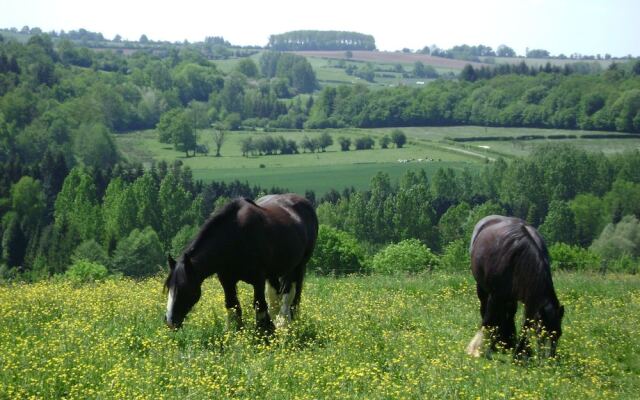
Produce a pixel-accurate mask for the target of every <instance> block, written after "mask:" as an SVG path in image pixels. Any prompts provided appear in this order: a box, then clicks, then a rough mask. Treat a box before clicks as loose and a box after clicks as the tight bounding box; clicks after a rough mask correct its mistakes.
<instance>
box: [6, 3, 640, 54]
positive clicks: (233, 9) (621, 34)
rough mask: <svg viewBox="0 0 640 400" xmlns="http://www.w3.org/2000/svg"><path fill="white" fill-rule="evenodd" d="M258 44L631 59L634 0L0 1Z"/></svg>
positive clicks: (124, 27)
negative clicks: (368, 44) (306, 41)
mask: <svg viewBox="0 0 640 400" xmlns="http://www.w3.org/2000/svg"><path fill="white" fill-rule="evenodd" d="M24 25H28V26H29V27H36V26H37V27H40V28H42V29H43V30H44V31H51V30H56V31H60V30H61V29H64V30H66V31H69V30H72V29H75V30H77V29H79V28H85V29H87V30H90V31H93V32H101V33H102V34H103V35H104V36H105V37H106V38H109V39H111V38H113V37H114V36H115V35H116V34H120V35H121V36H122V37H123V38H125V39H133V40H137V39H138V38H139V37H140V35H142V34H146V35H147V37H149V39H151V40H169V41H182V40H184V39H187V40H189V41H202V40H203V39H204V38H205V37H206V36H224V38H225V39H226V40H228V41H230V42H231V43H233V44H238V45H252V44H254V45H255V44H257V45H265V44H266V43H267V42H268V39H269V35H270V34H273V33H282V32H286V31H290V30H298V29H318V30H345V31H356V32H361V33H367V34H372V35H373V36H374V37H375V38H376V45H377V47H378V49H380V50H399V49H402V48H403V47H408V48H410V49H420V48H422V47H424V46H425V45H432V44H436V45H438V46H439V47H441V48H450V47H452V46H454V45H457V44H470V45H477V44H484V45H487V46H491V47H493V48H494V49H496V48H497V47H498V45H500V44H507V45H509V46H511V47H512V48H514V49H515V50H516V52H517V53H518V54H524V52H525V48H527V47H529V48H530V49H532V48H543V49H546V50H549V51H550V52H551V53H552V54H560V53H564V54H566V55H569V54H571V53H574V52H577V53H581V54H594V55H595V54H605V53H610V54H612V55H614V56H625V55H627V54H632V55H634V56H640V0H482V1H480V0H474V1H468V0H437V1H425V0H415V1H408V0H391V1H384V2H381V1H362V0H319V1H318V0H316V1H304V0H297V1H296V0H272V1H268V0H225V1H216V0H209V1H201V0H181V1H172V2H167V1H161V0H156V1H150V0H103V1H100V2H97V1H93V0H0V27H2V28H9V27H16V28H18V29H20V28H22V27H23V26H24Z"/></svg>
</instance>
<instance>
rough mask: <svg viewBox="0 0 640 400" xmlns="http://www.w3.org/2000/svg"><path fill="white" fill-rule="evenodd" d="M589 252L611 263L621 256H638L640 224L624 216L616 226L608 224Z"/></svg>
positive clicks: (631, 216) (634, 219)
mask: <svg viewBox="0 0 640 400" xmlns="http://www.w3.org/2000/svg"><path fill="white" fill-rule="evenodd" d="M591 250H593V251H594V252H596V253H597V254H599V255H600V256H601V257H602V258H603V259H604V260H606V261H608V262H611V261H613V260H615V259H618V258H620V257H622V256H625V255H626V256H631V257H638V256H640V222H639V221H638V219H637V218H636V217H635V216H633V215H626V216H624V217H623V218H622V219H621V220H620V222H619V223H617V224H608V225H607V226H606V227H605V228H604V230H603V231H602V233H601V234H600V236H599V237H598V239H596V240H595V241H594V242H593V244H592V245H591Z"/></svg>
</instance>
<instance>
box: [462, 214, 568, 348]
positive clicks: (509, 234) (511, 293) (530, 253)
mask: <svg viewBox="0 0 640 400" xmlns="http://www.w3.org/2000/svg"><path fill="white" fill-rule="evenodd" d="M469 251H470V253H471V272H472V273H473V276H474V278H475V279H476V289H477V292H478V298H479V299H480V315H481V317H482V328H481V329H480V331H478V333H477V334H476V336H475V337H474V338H473V340H472V341H471V343H469V346H468V347H467V353H468V354H470V355H473V356H476V357H479V356H480V348H481V346H482V342H483V336H484V331H485V330H487V331H489V332H491V340H490V343H491V347H490V349H495V345H496V343H497V341H500V342H502V344H503V345H504V346H505V347H506V348H513V347H514V346H515V344H516V343H515V342H516V328H515V323H514V316H515V314H516V311H517V307H518V301H521V302H523V303H524V306H525V315H524V316H525V322H524V326H523V329H522V332H521V339H520V341H519V342H518V345H517V347H516V349H515V355H516V356H520V355H530V353H531V350H530V346H529V341H528V338H527V331H528V330H529V329H531V328H536V329H538V331H540V328H544V331H545V332H546V334H547V335H548V338H549V339H550V352H549V355H550V356H555V351H556V347H557V343H558V339H559V338H560V335H562V330H561V326H560V325H561V322H562V316H563V315H564V307H563V306H561V305H560V303H559V302H558V298H557V297H556V293H555V290H554V288H553V281H552V280H551V269H550V266H549V263H550V261H549V252H548V251H547V247H546V245H545V243H544V240H543V239H542V237H541V236H540V234H539V233H538V231H537V230H536V229H535V228H534V227H532V226H531V225H527V224H526V223H525V222H524V221H523V220H521V219H519V218H510V217H503V216H500V215H490V216H488V217H485V218H483V219H481V220H480V221H479V222H478V223H477V224H476V226H475V228H474V230H473V235H472V236H471V246H470V249H469Z"/></svg>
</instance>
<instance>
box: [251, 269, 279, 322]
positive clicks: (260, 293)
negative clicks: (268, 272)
mask: <svg viewBox="0 0 640 400" xmlns="http://www.w3.org/2000/svg"><path fill="white" fill-rule="evenodd" d="M265 282H266V280H265V279H258V280H257V281H256V282H254V283H253V307H254V308H255V310H256V326H257V328H258V329H261V330H263V331H264V332H267V333H270V332H273V329H274V326H273V322H271V318H269V306H268V305H267V300H266V299H265V296H264V292H265V290H264V287H265Z"/></svg>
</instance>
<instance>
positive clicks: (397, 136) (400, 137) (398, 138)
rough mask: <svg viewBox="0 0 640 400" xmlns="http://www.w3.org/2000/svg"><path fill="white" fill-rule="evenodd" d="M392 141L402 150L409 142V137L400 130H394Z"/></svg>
mask: <svg viewBox="0 0 640 400" xmlns="http://www.w3.org/2000/svg"><path fill="white" fill-rule="evenodd" d="M391 141H392V142H393V143H394V144H395V145H396V147H397V148H399V149H401V148H402V146H404V144H405V143H406V142H407V136H406V135H405V134H404V132H402V131H401V130H400V129H394V130H393V131H391Z"/></svg>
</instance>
